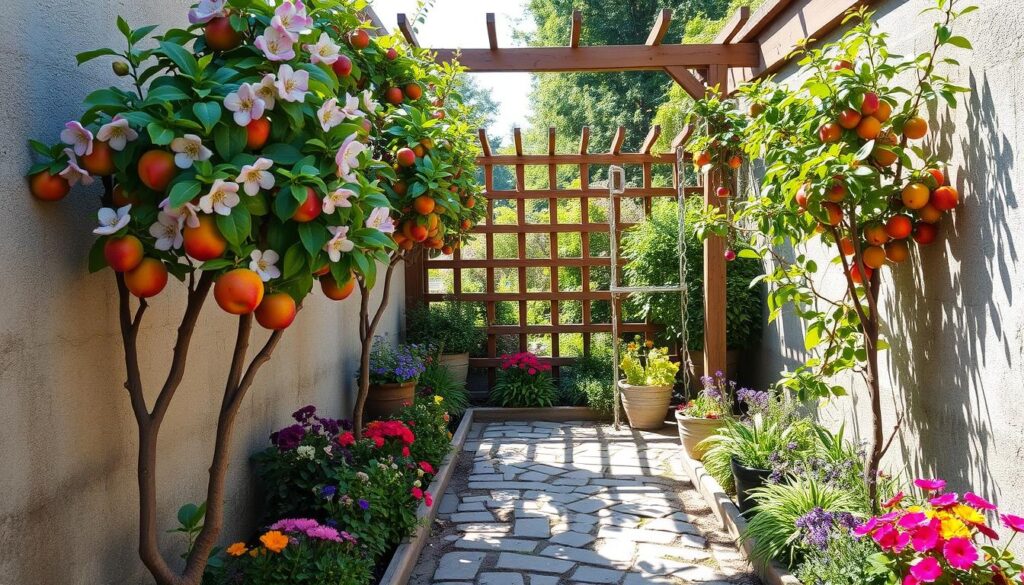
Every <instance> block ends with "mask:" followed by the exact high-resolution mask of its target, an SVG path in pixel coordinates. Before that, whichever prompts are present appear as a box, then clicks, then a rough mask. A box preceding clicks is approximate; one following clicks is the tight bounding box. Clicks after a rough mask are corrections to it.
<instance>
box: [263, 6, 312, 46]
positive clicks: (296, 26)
mask: <svg viewBox="0 0 1024 585" xmlns="http://www.w3.org/2000/svg"><path fill="white" fill-rule="evenodd" d="M270 24H271V26H276V27H280V28H281V29H283V30H286V31H288V33H289V34H290V35H291V36H292V37H293V38H297V37H298V35H299V34H300V33H301V32H302V31H304V30H306V29H308V28H309V27H311V26H313V19H312V18H310V17H309V16H306V6H305V5H304V4H303V3H302V0H298V1H297V2H294V3H293V2H291V0H288V1H287V2H283V3H282V4H281V5H280V6H278V7H277V9H276V10H274V18H273V19H272V20H271V21H270Z"/></svg>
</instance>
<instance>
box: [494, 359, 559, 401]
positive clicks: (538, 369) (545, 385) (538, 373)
mask: <svg viewBox="0 0 1024 585" xmlns="http://www.w3.org/2000/svg"><path fill="white" fill-rule="evenodd" d="M555 390H556V388H555V382H554V380H552V378H551V364H549V363H545V362H542V361H540V358H538V357H537V356H536V355H534V354H533V353H531V352H528V351H524V352H521V353H517V354H506V355H503V356H501V371H500V372H498V380H497V382H496V383H495V384H494V388H493V389H491V400H492V401H493V402H494V403H495V404H497V405H499V406H503V407H506V408H527V407H547V406H553V405H554V403H555Z"/></svg>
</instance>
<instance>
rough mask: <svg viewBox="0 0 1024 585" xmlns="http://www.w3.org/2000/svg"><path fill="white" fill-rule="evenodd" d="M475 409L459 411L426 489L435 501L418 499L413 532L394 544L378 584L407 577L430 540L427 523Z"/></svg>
mask: <svg viewBox="0 0 1024 585" xmlns="http://www.w3.org/2000/svg"><path fill="white" fill-rule="evenodd" d="M475 410H476V409H473V408H470V409H467V410H466V412H465V414H463V415H462V420H461V421H460V422H459V426H458V428H456V429H455V433H454V434H453V435H452V442H451V447H452V449H451V451H450V452H449V453H448V455H446V456H445V458H444V461H443V462H442V463H441V466H440V468H439V469H438V470H437V473H436V474H435V475H434V481H432V482H431V483H430V491H432V492H433V493H434V496H435V498H436V499H435V505H433V506H427V504H426V503H424V502H420V505H419V508H417V510H416V520H417V526H416V532H415V533H414V534H413V535H412V536H410V537H408V538H406V539H405V540H403V541H402V542H401V544H399V545H398V548H396V549H395V554H394V555H392V557H391V562H390V563H388V568H387V570H386V571H384V575H383V576H382V577H381V578H380V581H379V582H378V585H405V584H406V582H408V581H409V577H410V576H411V575H412V570H413V569H414V568H415V567H416V562H417V561H418V560H419V558H420V552H422V551H423V547H424V545H426V544H427V541H428V540H430V529H431V526H432V525H433V523H434V519H435V518H436V517H437V510H438V508H439V507H440V503H441V498H443V497H444V492H445V491H446V490H447V489H448V482H449V481H451V478H452V475H454V474H455V467H456V465H457V464H458V462H459V455H460V454H461V453H462V447H463V446H464V445H465V443H466V437H467V435H469V428H470V427H471V426H472V425H473V419H474V411H475Z"/></svg>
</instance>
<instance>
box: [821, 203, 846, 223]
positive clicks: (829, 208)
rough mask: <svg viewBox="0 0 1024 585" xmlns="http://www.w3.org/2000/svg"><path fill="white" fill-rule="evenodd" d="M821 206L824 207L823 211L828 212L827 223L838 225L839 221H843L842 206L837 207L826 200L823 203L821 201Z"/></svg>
mask: <svg viewBox="0 0 1024 585" xmlns="http://www.w3.org/2000/svg"><path fill="white" fill-rule="evenodd" d="M821 206H822V207H823V208H824V209H825V212H826V213H828V222H827V223H828V225H832V226H836V225H839V222H841V221H843V208H842V207H839V206H838V205H836V204H835V203H832V202H831V201H826V202H825V203H822V204H821Z"/></svg>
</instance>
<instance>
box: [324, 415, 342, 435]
mask: <svg viewBox="0 0 1024 585" xmlns="http://www.w3.org/2000/svg"><path fill="white" fill-rule="evenodd" d="M320 424H322V425H323V426H324V431H325V432H327V434H330V435H337V434H338V433H339V432H341V421H339V420H337V419H334V418H321V419H320Z"/></svg>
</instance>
